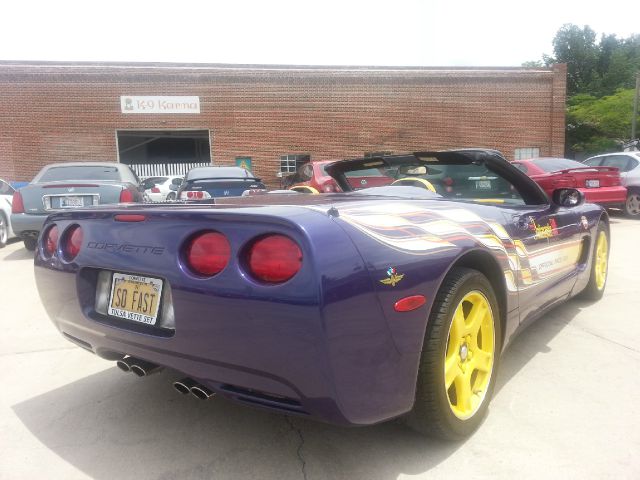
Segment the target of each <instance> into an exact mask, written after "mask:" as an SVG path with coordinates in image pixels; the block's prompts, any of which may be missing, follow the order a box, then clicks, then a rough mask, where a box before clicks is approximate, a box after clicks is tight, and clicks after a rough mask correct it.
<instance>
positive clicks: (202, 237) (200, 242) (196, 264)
mask: <svg viewBox="0 0 640 480" xmlns="http://www.w3.org/2000/svg"><path fill="white" fill-rule="evenodd" d="M229 258H231V245H229V241H228V240H227V237H225V236H224V235H223V234H221V233H218V232H205V233H201V234H199V235H197V236H195V237H193V238H192V239H191V240H190V241H189V243H188V244H187V248H186V251H185V259H186V261H187V265H188V266H189V269H191V270H192V271H193V272H194V273H197V274H198V275H204V276H206V277H210V276H212V275H215V274H217V273H220V272H221V271H222V270H224V267H226V266H227V263H229Z"/></svg>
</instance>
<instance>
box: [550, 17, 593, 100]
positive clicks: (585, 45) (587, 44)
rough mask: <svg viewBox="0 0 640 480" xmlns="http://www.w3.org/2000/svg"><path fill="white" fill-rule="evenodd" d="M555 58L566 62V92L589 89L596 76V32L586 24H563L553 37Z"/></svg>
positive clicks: (571, 92)
mask: <svg viewBox="0 0 640 480" xmlns="http://www.w3.org/2000/svg"><path fill="white" fill-rule="evenodd" d="M553 52H554V54H555V60H556V61H557V62H559V63H566V64H567V94H568V95H575V94H576V93H583V92H588V91H590V87H592V86H593V83H594V80H596V79H597V76H598V71H597V67H598V62H599V60H600V56H599V53H600V50H599V47H598V45H596V32H595V31H593V30H592V29H591V27H589V26H588V25H585V26H584V27H582V28H580V27H578V26H577V25H572V24H565V25H563V26H562V27H561V28H560V30H558V33H556V36H555V37H554V38H553Z"/></svg>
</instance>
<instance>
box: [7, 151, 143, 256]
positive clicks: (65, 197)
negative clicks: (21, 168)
mask: <svg viewBox="0 0 640 480" xmlns="http://www.w3.org/2000/svg"><path fill="white" fill-rule="evenodd" d="M142 200H143V191H142V188H141V187H140V181H139V180H138V177H136V175H135V173H133V172H132V171H131V169H130V168H129V167H128V166H127V165H125V164H123V163H102V162H69V163H54V164H51V165H47V166H46V167H44V168H43V169H42V170H40V172H39V173H38V174H37V175H36V176H35V178H34V179H33V180H32V181H31V183H29V184H28V185H27V186H26V187H22V188H21V189H19V190H17V191H16V192H15V193H14V195H13V207H12V213H11V225H12V226H13V230H14V231H15V233H16V235H17V236H19V237H20V238H22V240H23V241H24V246H25V247H26V248H27V250H35V248H36V241H37V238H38V234H39V233H40V230H42V224H43V223H44V221H45V219H46V218H47V216H48V215H49V214H50V213H52V212H55V211H58V210H64V211H68V210H71V209H74V208H78V207H87V206H95V205H104V204H109V203H136V202H142Z"/></svg>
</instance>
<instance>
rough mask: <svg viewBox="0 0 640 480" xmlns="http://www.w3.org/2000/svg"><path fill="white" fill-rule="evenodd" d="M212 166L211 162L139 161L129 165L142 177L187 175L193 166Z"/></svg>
mask: <svg viewBox="0 0 640 480" xmlns="http://www.w3.org/2000/svg"><path fill="white" fill-rule="evenodd" d="M207 166H211V163H209V162H193V163H139V164H132V165H129V167H130V168H131V170H133V171H134V172H136V175H138V177H140V178H148V177H166V176H170V175H185V174H186V173H187V172H188V171H189V169H191V168H193V167H207Z"/></svg>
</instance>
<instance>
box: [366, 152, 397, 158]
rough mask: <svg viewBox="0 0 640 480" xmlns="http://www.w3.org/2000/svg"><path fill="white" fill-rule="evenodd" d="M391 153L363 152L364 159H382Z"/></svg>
mask: <svg viewBox="0 0 640 480" xmlns="http://www.w3.org/2000/svg"><path fill="white" fill-rule="evenodd" d="M391 153H392V152H364V158H373V157H384V156H385V155H391Z"/></svg>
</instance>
